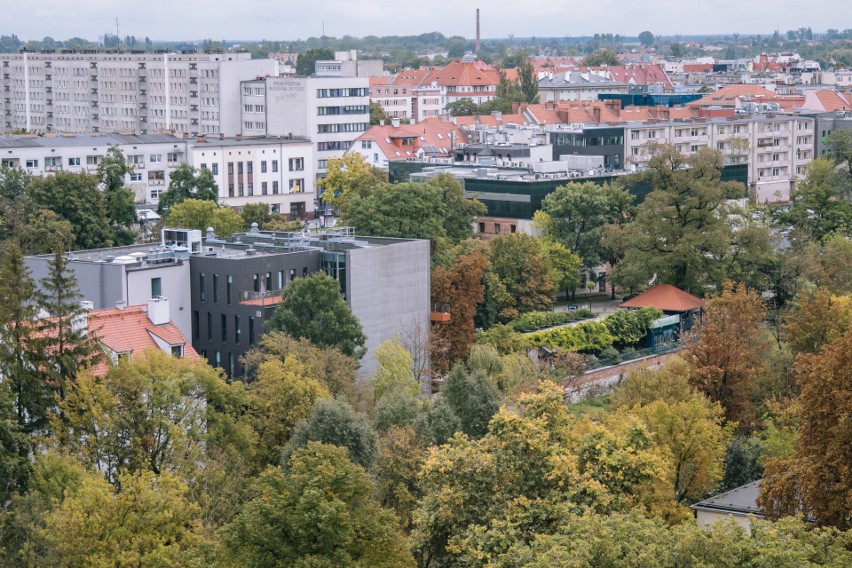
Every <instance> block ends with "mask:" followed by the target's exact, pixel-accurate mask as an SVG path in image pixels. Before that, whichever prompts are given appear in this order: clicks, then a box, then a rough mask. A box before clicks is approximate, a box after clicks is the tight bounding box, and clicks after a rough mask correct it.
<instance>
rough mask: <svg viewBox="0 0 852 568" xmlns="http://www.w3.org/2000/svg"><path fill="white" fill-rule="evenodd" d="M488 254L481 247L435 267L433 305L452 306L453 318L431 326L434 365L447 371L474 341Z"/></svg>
mask: <svg viewBox="0 0 852 568" xmlns="http://www.w3.org/2000/svg"><path fill="white" fill-rule="evenodd" d="M487 265H488V257H486V256H485V254H484V253H482V252H481V251H479V250H473V251H471V252H470V253H467V254H460V255H458V256H456V258H455V259H454V260H453V262H452V264H451V265H450V266H449V267H443V266H438V267H436V268H435V269H434V270H433V271H432V305H433V306H436V308H437V307H438V306H449V310H450V321H448V322H436V323H435V324H434V326H433V327H432V342H433V343H432V344H433V350H432V368H433V369H434V370H435V371H436V372H438V373H446V372H447V371H449V369H450V367H452V365H453V363H454V362H456V361H459V360H461V359H463V358H464V357H466V356H467V353H468V351H469V350H470V346H471V345H473V332H474V317H475V315H476V307H477V305H478V304H479V303H480V302H482V300H483V299H484V298H485V287H484V285H483V284H482V278H483V275H484V273H485V267H486V266H487Z"/></svg>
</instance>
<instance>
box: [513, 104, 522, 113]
mask: <svg viewBox="0 0 852 568" xmlns="http://www.w3.org/2000/svg"><path fill="white" fill-rule="evenodd" d="M519 108H521V103H512V114H518V109H519Z"/></svg>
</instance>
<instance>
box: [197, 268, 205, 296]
mask: <svg viewBox="0 0 852 568" xmlns="http://www.w3.org/2000/svg"><path fill="white" fill-rule="evenodd" d="M198 301H200V302H203V301H204V273H203V272H202V273H201V274H199V275H198Z"/></svg>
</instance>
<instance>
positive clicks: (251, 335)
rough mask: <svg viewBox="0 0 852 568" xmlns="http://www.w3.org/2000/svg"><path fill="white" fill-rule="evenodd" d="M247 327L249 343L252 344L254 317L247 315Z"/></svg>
mask: <svg viewBox="0 0 852 568" xmlns="http://www.w3.org/2000/svg"><path fill="white" fill-rule="evenodd" d="M248 328H249V345H254V318H253V317H251V316H249V319H248Z"/></svg>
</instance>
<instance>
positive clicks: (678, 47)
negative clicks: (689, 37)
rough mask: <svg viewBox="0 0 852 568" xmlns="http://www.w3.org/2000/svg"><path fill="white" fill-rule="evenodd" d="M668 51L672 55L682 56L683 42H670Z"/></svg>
mask: <svg viewBox="0 0 852 568" xmlns="http://www.w3.org/2000/svg"><path fill="white" fill-rule="evenodd" d="M669 52H670V53H671V54H672V57H683V54H684V49H683V44H682V43H679V42H676V41H675V42H672V43H671V44H670V45H669Z"/></svg>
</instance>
